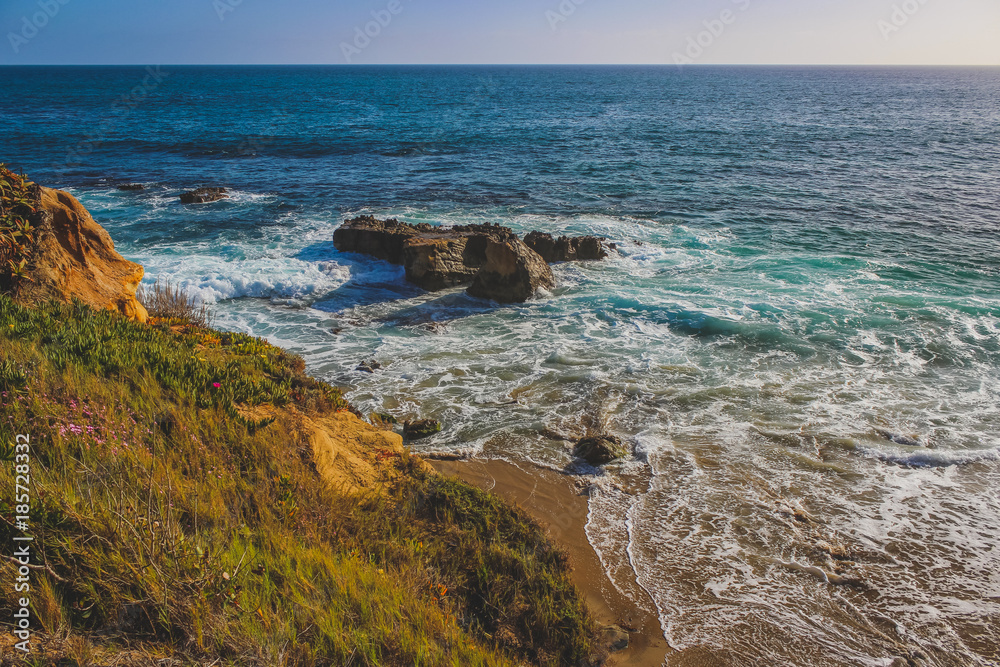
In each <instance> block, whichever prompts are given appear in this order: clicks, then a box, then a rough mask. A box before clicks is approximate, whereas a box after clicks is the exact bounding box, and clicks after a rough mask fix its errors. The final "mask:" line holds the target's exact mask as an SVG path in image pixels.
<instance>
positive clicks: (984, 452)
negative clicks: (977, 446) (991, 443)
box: [856, 447, 1000, 468]
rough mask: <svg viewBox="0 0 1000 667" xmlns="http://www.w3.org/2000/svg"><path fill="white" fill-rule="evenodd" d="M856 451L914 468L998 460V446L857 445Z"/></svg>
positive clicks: (999, 451) (999, 452)
mask: <svg viewBox="0 0 1000 667" xmlns="http://www.w3.org/2000/svg"><path fill="white" fill-rule="evenodd" d="M856 451H857V452H858V454H861V455H862V456H866V457H868V458H872V459H878V460H880V461H885V462H886V463H895V464H898V465H902V466H911V467H916V468H922V467H930V468H947V467H950V466H960V465H968V464H971V463H987V462H994V461H1000V448H996V449H981V450H955V449H920V450H917V451H912V450H909V451H903V450H890V449H880V448H877V447H858V448H857V450H856Z"/></svg>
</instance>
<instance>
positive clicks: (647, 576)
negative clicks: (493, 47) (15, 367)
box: [0, 67, 1000, 666]
mask: <svg viewBox="0 0 1000 667" xmlns="http://www.w3.org/2000/svg"><path fill="white" fill-rule="evenodd" d="M163 74H166V75H167V76H166V77H165V78H163ZM148 76H149V74H148V73H145V72H143V71H142V69H141V68H133V69H102V68H77V69H50V68H20V69H0V86H2V89H3V90H4V94H3V96H2V97H0V117H2V118H3V119H4V124H5V132H4V134H3V136H2V138H0V160H7V161H9V162H12V163H14V164H15V165H17V166H20V167H23V168H24V169H25V170H26V171H28V172H29V174H31V175H32V176H33V177H34V178H35V179H36V180H38V181H39V182H42V183H44V184H48V185H55V186H60V187H65V188H68V189H70V190H71V191H72V192H74V193H75V194H77V195H78V196H79V197H80V198H81V199H82V201H83V202H84V203H85V204H86V205H87V206H88V207H89V208H90V210H91V211H93V212H94V214H95V216H96V217H97V218H98V220H99V221H100V222H101V223H102V224H104V225H105V226H106V227H107V228H108V229H109V231H110V232H111V234H112V236H113V237H114V238H115V241H116V243H117V246H118V249H119V250H120V251H121V252H122V253H123V254H125V255H126V256H127V257H129V258H131V259H134V260H137V261H140V262H142V263H143V264H144V265H145V266H146V269H147V276H149V277H150V278H155V277H158V276H159V277H162V278H168V279H171V280H173V281H174V282H176V283H180V284H181V285H183V286H184V287H186V288H187V289H189V290H190V291H191V292H194V293H197V294H199V295H201V296H202V297H203V298H205V299H206V300H209V301H214V302H215V303H216V305H215V308H216V310H217V312H218V314H219V323H220V325H221V326H225V327H230V328H234V329H241V330H245V331H249V332H252V333H255V334H258V335H262V336H266V337H267V338H269V339H270V340H272V341H274V342H276V343H279V344H282V345H285V346H288V347H290V348H292V349H294V350H296V351H299V352H301V353H302V354H303V355H304V356H305V357H306V359H307V362H308V363H309V367H310V369H311V371H312V372H313V373H314V374H316V375H318V376H320V377H324V378H326V379H329V380H331V381H333V382H336V383H339V384H342V385H345V386H349V387H350V388H351V398H352V400H353V401H354V402H355V403H356V404H358V405H359V406H360V407H361V408H362V409H364V410H365V411H368V410H370V409H375V408H378V409H384V410H388V411H391V412H393V413H395V414H398V415H399V416H400V417H411V416H417V415H420V416H427V417H436V418H440V419H442V420H443V421H444V423H445V425H446V429H445V431H444V432H443V433H442V434H441V435H440V436H438V437H436V438H435V439H433V440H430V441H426V442H425V443H424V444H421V445H420V448H422V449H424V448H427V449H443V450H450V449H468V450H474V451H478V452H481V453H482V454H484V455H489V456H508V457H514V458H530V459H532V460H534V461H537V462H540V463H542V464H544V465H549V466H553V467H557V468H563V467H566V466H568V465H570V464H571V457H570V456H569V454H568V453H567V451H566V449H565V445H564V444H563V443H560V442H557V441H554V440H551V439H548V438H546V437H545V436H544V435H542V434H540V431H541V430H543V429H546V428H548V429H554V430H556V431H561V432H564V433H567V434H572V433H573V432H574V429H577V428H578V427H579V423H580V419H581V416H582V415H584V414H597V415H599V416H600V417H601V418H602V419H604V420H605V421H606V423H607V426H608V428H609V429H610V430H612V431H614V432H616V433H618V434H619V435H621V436H623V437H626V438H628V439H630V440H631V442H632V443H633V444H634V446H635V448H636V451H637V457H636V460H635V461H633V462H631V463H628V464H626V465H624V466H621V467H619V468H612V469H611V470H609V471H608V473H607V474H606V475H604V476H603V477H600V478H598V479H597V480H596V487H595V489H594V491H593V494H592V497H591V520H590V523H589V526H588V533H589V535H590V538H591V541H592V542H593V543H594V544H595V546H596V547H597V548H598V551H599V552H600V553H601V555H602V557H603V559H604V561H605V563H606V565H607V566H608V568H609V570H610V571H611V572H612V573H613V575H614V577H615V578H616V581H617V582H618V584H619V585H620V587H621V588H622V589H623V590H625V591H627V592H629V593H630V594H633V595H635V596H636V598H637V599H639V600H640V601H641V600H648V599H652V600H654V601H655V603H656V606H657V608H658V609H659V611H660V614H661V618H662V620H663V624H664V629H665V632H666V634H667V637H668V639H669V640H670V642H671V644H672V645H674V646H675V647H678V648H684V647H691V646H698V645H702V646H708V647H715V648H720V649H722V648H725V649H728V650H729V651H730V652H731V653H730V655H729V658H728V660H729V662H731V663H732V664H741V665H743V664H745V665H751V664H786V665H792V664H795V665H805V664H808V665H842V664H859V665H873V666H874V665H890V664H893V663H892V660H893V659H894V658H897V657H903V656H909V657H911V658H912V659H914V660H916V662H917V664H927V665H996V664H998V661H1000V649H998V646H1000V546H998V543H997V536H998V535H1000V282H998V278H1000V70H997V69H980V70H962V69H937V70H921V69H904V70H883V69H836V68H825V69H739V68H689V69H685V70H678V69H676V68H672V67H670V68H659V69H657V68H501V67H496V68H417V67H410V68H353V69H342V68H328V69H324V68H301V69H295V68H285V69H281V68H229V69H227V68H161V72H159V73H158V76H159V77H161V80H159V81H158V82H155V81H153V80H150V79H147V84H146V88H139V89H136V88H135V87H136V86H142V85H143V78H144V77H148ZM154 86H155V87H154ZM122 95H126V96H128V97H127V98H126V99H125V100H122V99H121V96H122ZM116 100H118V102H117V104H116V103H115V101H116ZM88 135H90V136H88ZM74 150H75V153H76V157H73V158H71V160H70V161H71V162H74V163H75V164H69V165H67V164H66V163H65V162H66V159H67V158H66V156H67V154H69V153H70V152H71V151H74ZM119 181H137V182H143V183H146V184H147V185H148V186H149V187H148V189H147V190H146V191H145V192H143V193H138V194H136V193H124V192H118V191H116V190H115V189H114V188H113V187H111V186H112V185H113V184H114V183H117V182H119ZM200 185H225V186H228V187H230V188H232V189H233V190H234V191H235V195H234V197H233V199H232V200H230V201H227V202H223V203H218V204H213V205H209V206H203V207H195V208H191V207H183V206H181V205H180V204H179V203H178V202H177V199H176V194H177V193H178V192H179V190H180V189H181V188H188V187H195V186H200ZM361 212H365V213H372V214H375V215H379V216H397V217H400V218H402V219H406V220H410V221H431V222H441V223H445V224H454V223H462V222H469V221H490V222H500V223H503V224H506V225H509V226H512V227H514V228H515V229H517V230H519V231H527V230H530V229H542V230H545V231H551V232H557V233H597V234H601V235H605V236H607V237H609V238H610V239H612V240H614V241H616V242H617V243H619V247H620V253H619V254H617V255H615V256H613V257H612V258H611V259H609V260H608V261H606V262H603V263H593V264H572V265H563V266H559V267H557V268H556V270H555V271H556V276H557V279H558V282H559V286H558V288H557V289H555V290H554V291H553V292H552V293H547V294H543V295H540V297H539V298H538V299H537V300H534V301H532V302H529V303H527V304H524V305H521V306H512V307H504V308H497V307H494V306H491V305H490V304H488V303H485V302H482V301H478V300H475V299H471V298H469V297H467V296H465V295H464V293H463V292H461V291H460V290H459V291H454V292H449V293H444V294H436V295H428V294H424V293H421V292H420V291H419V290H417V289H415V288H412V287H409V286H407V285H406V284H405V283H404V282H403V280H402V271H401V270H399V269H396V268H393V267H388V266H386V265H383V264H381V263H379V262H377V261H373V260H370V259H367V258H364V257H356V256H347V255H342V254H339V253H338V252H336V251H335V250H334V248H333V246H332V243H331V236H332V232H333V229H334V228H335V227H336V226H337V225H338V224H339V223H340V221H341V220H343V219H344V218H345V217H347V216H352V215H354V214H357V213H361ZM249 297H253V298H249ZM363 358H376V359H378V360H379V361H381V362H382V363H383V364H384V365H385V366H386V368H385V370H383V371H382V372H380V373H378V374H376V375H365V374H362V373H358V372H355V371H354V370H353V369H354V367H355V366H356V365H357V363H358V362H359V361H360V360H362V359H363ZM514 400H516V403H512V402H511V401H514ZM883 432H887V433H892V434H897V435H898V436H905V437H897V440H899V441H900V442H908V441H910V440H916V441H917V442H918V443H919V444H918V445H916V446H913V445H907V444H899V443H896V442H892V441H890V440H889V439H888V438H887V437H885V436H884V435H883V434H882V433H883ZM831 548H832V549H831ZM831 550H832V551H834V552H836V553H838V554H839V553H842V552H845V551H846V552H847V553H849V554H850V557H851V558H852V559H853V560H852V562H850V563H847V562H843V563H841V562H833V561H831V560H830V559H829V557H828V552H830V551H831ZM834 566H837V567H839V568H841V570H842V572H843V574H844V575H845V576H848V577H851V578H855V579H859V580H861V581H864V582H866V584H867V586H868V588H866V589H865V588H858V587H851V586H843V585H836V584H831V583H827V582H824V581H822V580H821V578H820V577H821V576H822V575H821V573H819V571H818V570H816V569H812V568H820V569H822V570H824V571H826V572H830V571H832V569H833V567H834Z"/></svg>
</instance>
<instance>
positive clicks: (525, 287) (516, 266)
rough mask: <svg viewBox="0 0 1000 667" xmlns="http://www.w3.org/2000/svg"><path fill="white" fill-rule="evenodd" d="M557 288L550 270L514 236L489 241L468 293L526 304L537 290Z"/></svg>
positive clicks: (543, 261)
mask: <svg viewBox="0 0 1000 667" xmlns="http://www.w3.org/2000/svg"><path fill="white" fill-rule="evenodd" d="M555 286H556V280H555V277H554V276H553V275H552V269H550V268H549V265H548V264H546V263H545V260H543V259H542V258H541V257H540V256H539V254H538V253H536V252H535V251H534V250H532V249H531V248H529V247H528V246H526V245H525V244H524V241H522V240H520V239H519V238H517V237H516V236H511V237H509V238H506V239H497V238H490V239H488V241H487V244H486V263H485V264H484V265H483V267H482V268H481V269H480V270H479V272H478V273H477V274H476V278H475V280H473V281H472V285H470V286H469V294H471V295H472V296H477V297H480V298H483V299H493V300H494V301H499V302H500V303H514V302H520V301H526V300H527V299H529V298H530V297H531V295H532V294H534V293H535V291H536V290H538V288H539V287H544V288H546V289H552V288H553V287H555Z"/></svg>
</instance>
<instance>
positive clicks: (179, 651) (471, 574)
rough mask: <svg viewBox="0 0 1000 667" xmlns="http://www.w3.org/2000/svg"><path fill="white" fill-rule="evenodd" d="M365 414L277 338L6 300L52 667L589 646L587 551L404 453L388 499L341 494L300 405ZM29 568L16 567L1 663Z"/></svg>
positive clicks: (2, 474) (454, 655) (378, 659)
mask: <svg viewBox="0 0 1000 667" xmlns="http://www.w3.org/2000/svg"><path fill="white" fill-rule="evenodd" d="M255 406H273V408H275V409H273V410H269V411H268V414H271V416H270V417H268V418H266V419H265V418H258V415H259V414H260V413H261V411H259V410H254V407H255ZM347 409H349V406H347V404H346V403H345V402H344V400H343V398H342V396H341V394H340V392H339V391H338V390H336V389H334V388H331V387H329V386H327V385H325V384H323V383H321V382H318V381H316V380H313V379H311V378H309V377H307V376H306V375H305V374H304V364H303V362H302V360H301V359H299V358H297V357H295V356H292V355H290V354H288V353H286V352H285V351H283V350H281V349H279V348H276V347H273V346H271V345H269V344H267V343H266V342H264V341H262V340H260V339H256V338H252V337H249V336H245V335H241V334H232V333H221V332H217V331H213V330H211V329H206V328H203V327H201V326H198V325H195V324H192V323H190V322H185V321H183V320H160V321H159V322H155V321H154V324H152V325H140V324H136V323H133V322H130V321H128V320H126V319H124V318H122V317H121V316H119V315H117V314H115V313H112V312H104V313H98V312H94V311H92V310H90V309H89V308H86V307H84V306H79V305H78V306H62V305H54V304H53V305H45V306H41V307H39V308H38V309H28V308H24V307H22V306H20V305H17V304H15V303H14V302H13V301H12V300H10V299H9V298H8V297H6V296H2V295H0V458H4V459H6V461H5V462H3V463H0V545H3V546H0V553H2V554H8V553H10V552H9V551H8V546H7V545H10V544H12V541H11V540H12V537H13V535H15V534H21V533H20V531H17V530H16V529H15V526H14V523H13V521H14V516H15V507H14V505H13V499H14V475H13V463H12V460H13V453H14V452H13V450H12V448H11V445H13V443H14V439H15V437H16V435H17V434H28V435H30V436H31V442H32V462H31V466H32V467H31V473H32V500H31V527H30V530H29V532H30V533H31V534H32V535H33V536H34V537H35V540H36V554H37V553H38V551H39V550H40V551H42V552H43V553H44V556H45V563H44V564H41V563H40V558H39V556H38V555H36V556H35V563H36V564H39V565H40V567H38V568H36V569H35V570H34V571H33V572H32V578H33V580H32V589H31V602H32V610H33V614H34V619H33V624H34V625H33V627H34V630H35V631H36V632H39V633H40V635H43V636H44V641H43V642H42V644H39V643H37V642H36V644H35V646H34V648H35V659H36V661H37V664H53V663H55V662H58V661H63V662H64V664H109V663H111V662H113V661H114V664H119V665H121V664H124V665H129V664H150V661H151V659H152V658H154V657H166V656H172V657H174V658H175V659H178V660H179V661H180V664H220V665H269V666H270V665H463V666H465V665H508V664H523V663H531V664H544V665H571V664H578V663H579V662H580V661H581V660H582V659H583V658H585V657H586V656H587V655H588V654H589V653H590V652H591V648H592V647H591V636H592V634H593V629H594V628H593V623H592V621H591V620H590V619H589V617H588V615H587V612H586V610H585V608H584V606H583V604H582V602H581V600H580V598H579V596H578V595H577V592H576V590H575V589H574V588H573V586H572V585H571V584H570V582H569V578H568V572H567V565H566V560H565V556H564V555H563V554H562V553H561V552H559V551H558V550H556V549H555V548H553V546H552V545H551V544H550V543H549V541H548V540H547V539H546V538H545V536H544V534H543V533H542V531H541V530H540V529H539V528H538V526H537V525H535V524H534V523H532V522H531V521H530V520H529V519H528V518H527V517H526V515H525V514H524V513H522V512H521V511H519V510H517V509H514V508H511V507H509V506H507V505H505V504H504V503H503V502H501V501H500V500H498V499H497V498H495V497H493V496H491V495H488V494H486V493H484V492H482V491H479V490H476V489H474V488H472V487H469V486H466V485H464V484H462V483H460V482H457V481H454V480H448V479H443V478H439V477H437V476H436V475H432V474H428V473H426V472H424V468H423V466H421V465H419V464H418V462H417V461H415V460H412V459H410V458H409V457H408V456H407V455H405V454H404V455H402V456H400V455H398V454H395V453H392V452H385V453H384V456H383V454H382V453H378V452H376V456H377V457H378V458H379V459H383V458H384V461H383V463H384V465H386V466H389V467H392V468H393V469H395V470H396V471H397V472H399V473H402V474H399V475H397V476H396V478H397V481H396V482H394V483H393V484H392V485H391V486H390V488H388V489H387V490H385V491H384V492H382V493H371V494H369V495H367V496H365V497H359V496H357V495H348V494H346V493H343V492H339V491H336V490H334V489H330V488H328V486H327V485H326V484H325V483H324V482H323V480H321V479H320V478H319V474H318V473H317V471H316V466H315V462H314V461H313V454H312V451H311V447H310V446H309V443H308V441H307V439H306V438H305V436H304V434H303V431H302V427H301V419H300V418H301V417H302V416H307V415H313V416H315V415H321V414H324V413H330V412H334V411H338V410H347ZM42 547H43V548H42ZM14 573H15V565H14V564H13V563H12V562H11V561H10V559H9V558H7V557H4V558H0V582H4V583H3V584H2V585H0V655H3V654H5V652H6V653H7V654H13V651H12V649H11V648H10V646H11V643H12V642H10V641H9V638H8V640H4V639H3V635H5V634H6V633H7V632H8V631H9V630H10V629H11V626H10V625H9V620H8V619H11V618H12V611H13V609H14V605H15V600H14V597H15V593H14V592H13V590H12V586H11V585H10V583H9V582H11V581H13V579H14V576H15V575H14ZM17 595H20V594H17ZM5 624H7V625H5ZM43 645H44V648H45V650H46V653H45V654H44V657H43V654H42V653H41V648H42V646H43ZM213 661H218V662H213Z"/></svg>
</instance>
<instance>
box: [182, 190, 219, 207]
mask: <svg viewBox="0 0 1000 667" xmlns="http://www.w3.org/2000/svg"><path fill="white" fill-rule="evenodd" d="M220 199H229V194H228V193H227V192H226V189H225V188H198V189H197V190H192V191H191V192H185V193H183V194H182V195H181V203H182V204H208V203H210V202H213V201H219V200H220Z"/></svg>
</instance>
